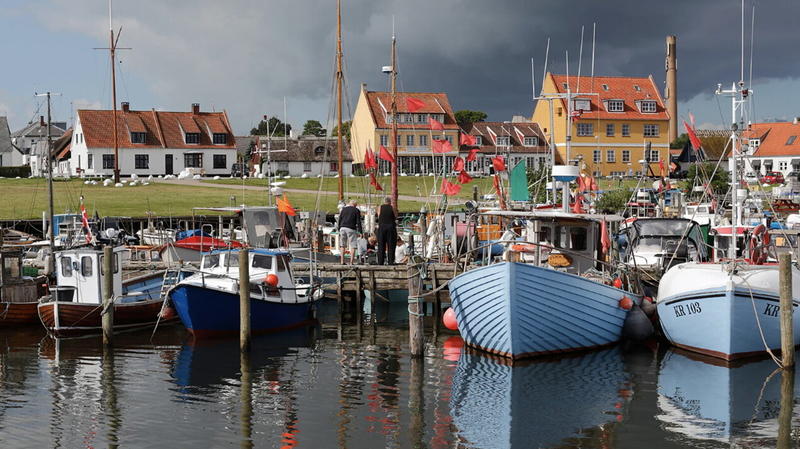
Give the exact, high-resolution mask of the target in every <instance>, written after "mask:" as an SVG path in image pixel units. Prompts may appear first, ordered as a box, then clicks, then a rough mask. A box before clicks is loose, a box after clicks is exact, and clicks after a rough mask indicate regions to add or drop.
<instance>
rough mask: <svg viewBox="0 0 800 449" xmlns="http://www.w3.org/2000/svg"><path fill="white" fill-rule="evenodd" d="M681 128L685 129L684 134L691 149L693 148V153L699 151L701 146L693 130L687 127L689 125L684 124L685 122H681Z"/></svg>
mask: <svg viewBox="0 0 800 449" xmlns="http://www.w3.org/2000/svg"><path fill="white" fill-rule="evenodd" d="M683 127H684V128H686V134H688V135H689V142H691V143H692V148H694V150H695V151H700V148H702V147H703V144H702V143H700V139H698V138H697V134H696V133H695V132H694V128H692V127H691V126H689V124H688V123H686V121H685V120H684V122H683Z"/></svg>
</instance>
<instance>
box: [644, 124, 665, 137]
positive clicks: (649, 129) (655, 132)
mask: <svg viewBox="0 0 800 449" xmlns="http://www.w3.org/2000/svg"><path fill="white" fill-rule="evenodd" d="M660 131H661V130H660V129H659V126H658V125H657V124H654V123H645V124H644V128H643V132H642V133H643V135H644V136H645V137H658V136H659V134H660Z"/></svg>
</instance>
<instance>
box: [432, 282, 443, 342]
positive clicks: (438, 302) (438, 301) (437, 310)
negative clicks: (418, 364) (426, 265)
mask: <svg viewBox="0 0 800 449" xmlns="http://www.w3.org/2000/svg"><path fill="white" fill-rule="evenodd" d="M431 287H433V291H434V294H433V338H434V340H435V339H436V338H437V337H438V336H439V320H440V318H439V317H440V316H441V313H442V297H441V296H440V295H439V291H438V290H436V289H437V288H439V277H438V276H437V275H436V267H432V268H431Z"/></svg>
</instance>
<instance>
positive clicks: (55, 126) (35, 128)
mask: <svg viewBox="0 0 800 449" xmlns="http://www.w3.org/2000/svg"><path fill="white" fill-rule="evenodd" d="M61 126H63V127H64V128H62V127H61ZM66 127H67V124H66V122H53V123H51V124H50V135H51V136H52V137H53V138H57V137H61V136H62V135H63V134H64V131H66V129H65V128H66ZM11 137H47V126H42V125H40V124H39V122H38V121H37V122H31V123H28V124H27V125H25V127H24V128H22V129H19V130H17V131H14V132H13V133H12V134H11Z"/></svg>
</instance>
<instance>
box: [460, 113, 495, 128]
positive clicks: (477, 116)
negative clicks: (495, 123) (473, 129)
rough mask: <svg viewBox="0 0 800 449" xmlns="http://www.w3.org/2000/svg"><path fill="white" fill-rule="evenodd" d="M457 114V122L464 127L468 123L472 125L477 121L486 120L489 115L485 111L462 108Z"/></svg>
mask: <svg viewBox="0 0 800 449" xmlns="http://www.w3.org/2000/svg"><path fill="white" fill-rule="evenodd" d="M455 116H456V123H458V126H460V127H462V128H464V127H465V126H467V125H471V124H473V123H475V122H482V121H484V120H486V117H488V116H487V115H486V113H485V112H481V111H471V110H469V109H462V110H460V111H456V113H455Z"/></svg>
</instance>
